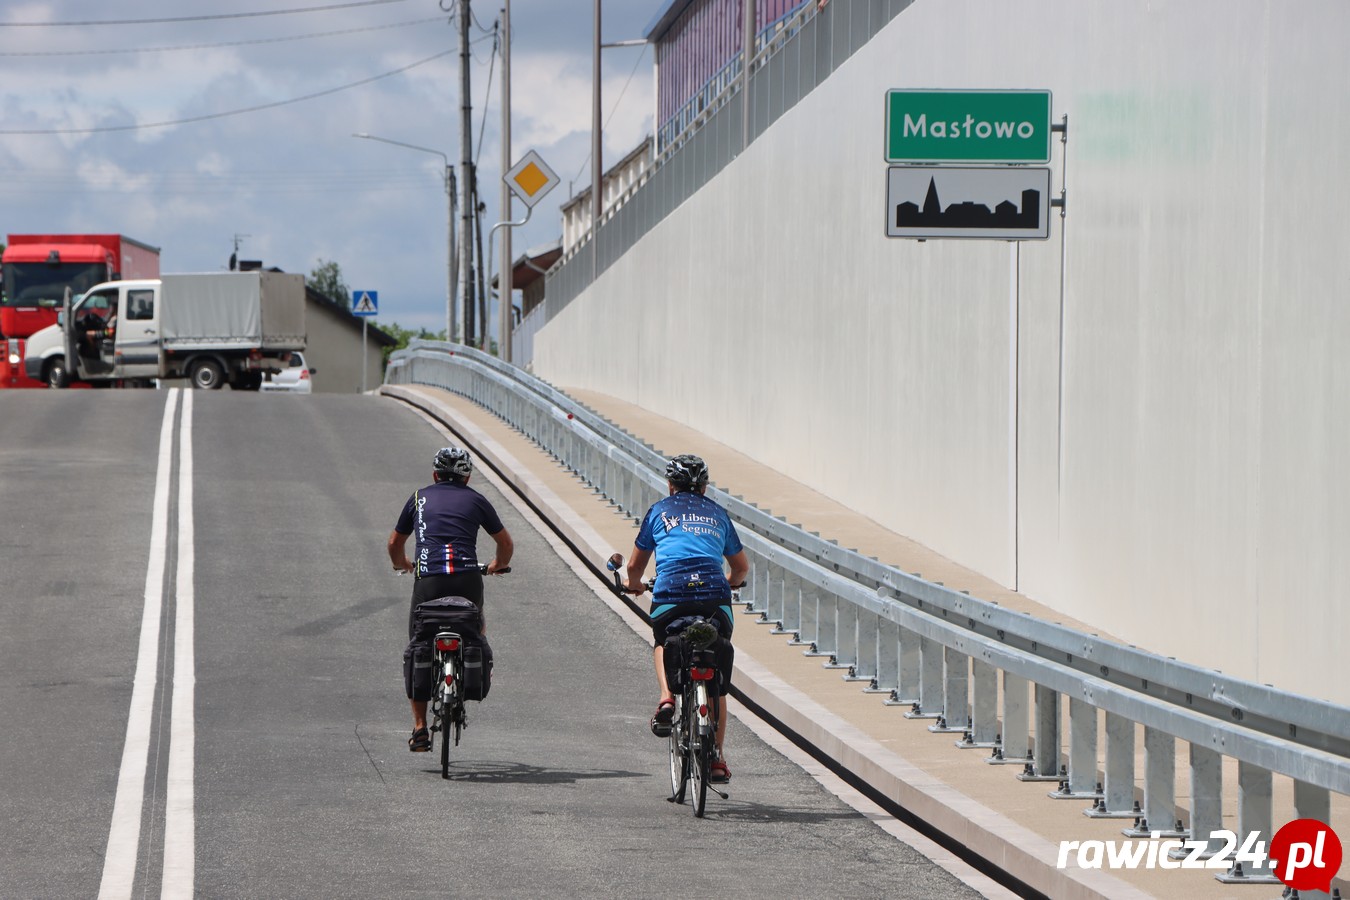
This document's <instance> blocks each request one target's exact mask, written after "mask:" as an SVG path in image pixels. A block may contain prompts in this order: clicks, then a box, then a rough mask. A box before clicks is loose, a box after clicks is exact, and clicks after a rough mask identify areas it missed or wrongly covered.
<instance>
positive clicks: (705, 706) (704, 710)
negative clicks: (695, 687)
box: [698, 703, 708, 719]
mask: <svg viewBox="0 0 1350 900" xmlns="http://www.w3.org/2000/svg"><path fill="white" fill-rule="evenodd" d="M698 714H699V715H700V716H703V717H704V718H705V719H706V718H707V717H708V704H706V703H704V704H702V705H701V706H699V708H698Z"/></svg>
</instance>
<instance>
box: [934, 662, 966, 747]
mask: <svg viewBox="0 0 1350 900" xmlns="http://www.w3.org/2000/svg"><path fill="white" fill-rule="evenodd" d="M942 666H943V670H944V677H943V680H942V715H940V716H938V720H937V721H936V722H934V723H933V724H932V725H929V726H928V730H929V731H931V732H933V733H934V734H965V733H966V732H967V731H969V730H970V657H969V656H966V655H965V654H964V653H962V652H961V651H960V650H957V649H955V648H953V647H943V648H942Z"/></svg>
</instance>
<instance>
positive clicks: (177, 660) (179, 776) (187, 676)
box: [160, 391, 197, 900]
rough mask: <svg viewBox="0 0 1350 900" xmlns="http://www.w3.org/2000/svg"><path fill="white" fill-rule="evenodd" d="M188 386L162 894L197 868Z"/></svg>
mask: <svg viewBox="0 0 1350 900" xmlns="http://www.w3.org/2000/svg"><path fill="white" fill-rule="evenodd" d="M192 474H193V472H192V392H191V391H188V392H186V393H185V394H184V395H183V420H182V423H181V425H180V426H179V438H178V577H177V586H176V588H175V597H174V604H175V608H176V616H175V619H174V628H173V641H174V654H173V701H172V702H173V705H172V707H171V719H170V722H171V725H170V730H169V770H168V787H167V791H166V793H165V800H164V877H163V881H162V882H161V884H160V896H161V897H163V898H166V900H168V898H178V897H191V896H192V891H193V883H194V882H193V879H194V876H195V874H196V842H195V837H196V821H195V818H194V812H193V792H194V790H195V787H194V783H193V773H194V767H193V754H194V752H195V749H196V741H197V737H196V732H195V731H194V730H193V727H194V717H195V713H196V711H195V709H194V702H195V692H196V685H197V677H196V672H197V670H196V665H197V663H196V654H195V644H194V641H193V614H194V609H193V602H194V600H195V598H196V595H195V593H194V591H193V584H192V581H193V574H194V569H195V562H194V560H195V556H194V549H193V540H194V537H195V533H196V532H195V526H194V524H193V518H192V497H193V494H192Z"/></svg>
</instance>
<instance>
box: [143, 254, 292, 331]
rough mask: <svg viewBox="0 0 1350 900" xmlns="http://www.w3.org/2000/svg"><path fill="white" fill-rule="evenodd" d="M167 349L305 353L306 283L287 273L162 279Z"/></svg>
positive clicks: (238, 273) (226, 274)
mask: <svg viewBox="0 0 1350 900" xmlns="http://www.w3.org/2000/svg"><path fill="white" fill-rule="evenodd" d="M160 317H161V319H160V321H161V323H162V324H161V327H162V329H163V335H164V345H165V347H166V348H173V347H182V348H184V349H187V348H201V347H207V346H209V347H214V348H219V349H222V350H246V349H252V348H254V347H259V348H262V349H265V350H301V349H304V346H305V280H304V277H303V276H301V275H288V274H285V273H281V272H211V273H204V274H200V275H165V276H163V278H162V296H161V313H160Z"/></svg>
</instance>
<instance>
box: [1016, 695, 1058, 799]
mask: <svg viewBox="0 0 1350 900" xmlns="http://www.w3.org/2000/svg"><path fill="white" fill-rule="evenodd" d="M1059 719H1060V714H1059V692H1058V691H1056V690H1054V689H1053V688H1048V687H1046V686H1045V685H1042V684H1038V685H1036V743H1035V752H1034V753H1033V754H1032V761H1031V762H1030V763H1028V764H1027V766H1026V768H1024V769H1023V770H1022V771H1021V772H1020V773H1018V775H1017V779H1018V780H1019V781H1059V780H1060V779H1061V778H1063V777H1064V775H1065V774H1066V773H1064V772H1063V767H1062V766H1061V765H1060V761H1059V755H1060V746H1059V745H1060V740H1059V724H1060V723H1059Z"/></svg>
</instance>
